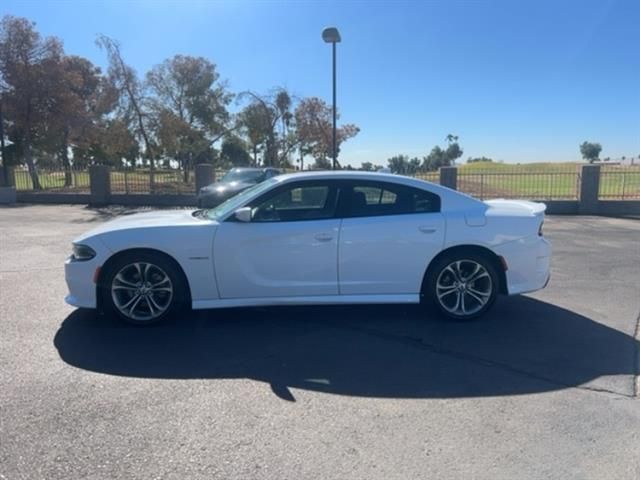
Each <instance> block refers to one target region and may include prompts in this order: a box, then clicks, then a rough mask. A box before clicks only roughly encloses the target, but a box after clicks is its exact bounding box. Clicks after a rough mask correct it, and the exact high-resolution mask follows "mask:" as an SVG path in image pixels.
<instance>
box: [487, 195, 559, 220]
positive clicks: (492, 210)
mask: <svg viewBox="0 0 640 480" xmlns="http://www.w3.org/2000/svg"><path fill="white" fill-rule="evenodd" d="M484 203H485V204H486V205H488V206H489V208H488V210H487V212H486V215H504V216H516V217H533V216H538V215H542V214H544V211H545V210H546V209H547V206H546V205H545V204H544V203H539V202H530V201H528V200H505V199H503V198H500V199H497V200H487V201H486V202H484Z"/></svg>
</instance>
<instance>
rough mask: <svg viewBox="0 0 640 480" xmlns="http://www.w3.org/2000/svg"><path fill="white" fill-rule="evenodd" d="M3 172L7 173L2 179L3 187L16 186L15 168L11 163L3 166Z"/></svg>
mask: <svg viewBox="0 0 640 480" xmlns="http://www.w3.org/2000/svg"><path fill="white" fill-rule="evenodd" d="M5 172H6V173H7V178H5V179H4V186H5V187H15V186H16V168H15V167H14V166H11V165H7V166H6V168H5Z"/></svg>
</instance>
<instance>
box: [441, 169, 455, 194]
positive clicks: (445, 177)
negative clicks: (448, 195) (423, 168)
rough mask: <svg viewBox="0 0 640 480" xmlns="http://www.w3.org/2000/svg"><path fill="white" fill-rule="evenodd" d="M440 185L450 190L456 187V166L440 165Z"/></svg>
mask: <svg viewBox="0 0 640 480" xmlns="http://www.w3.org/2000/svg"><path fill="white" fill-rule="evenodd" d="M440 185H442V186H443V187H449V188H451V189H452V190H457V188H458V168H457V167H440Z"/></svg>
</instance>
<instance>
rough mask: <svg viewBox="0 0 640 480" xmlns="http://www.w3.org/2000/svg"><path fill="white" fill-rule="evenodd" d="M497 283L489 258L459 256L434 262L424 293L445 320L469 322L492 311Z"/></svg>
mask: <svg viewBox="0 0 640 480" xmlns="http://www.w3.org/2000/svg"><path fill="white" fill-rule="evenodd" d="M498 282H499V280H498V275H497V273H496V269H495V267H494V265H493V262H491V261H490V260H489V259H488V258H486V257H485V256H483V255H478V254H464V253H461V254H457V255H451V256H447V257H444V258H442V259H440V260H438V261H437V262H436V264H435V265H434V266H433V268H431V269H430V276H429V279H428V282H427V288H426V291H425V292H424V293H425V295H426V297H427V300H429V301H430V302H431V303H432V304H433V305H435V306H436V308H437V309H438V311H439V312H440V313H441V314H443V315H444V316H445V317H447V318H451V319H454V320H471V319H474V318H477V317H479V316H481V315H482V314H484V313H485V312H486V311H487V310H489V309H490V308H491V306H492V305H493V303H494V302H495V300H496V297H497V295H498V290H499V284H498Z"/></svg>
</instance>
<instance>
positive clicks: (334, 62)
mask: <svg viewBox="0 0 640 480" xmlns="http://www.w3.org/2000/svg"><path fill="white" fill-rule="evenodd" d="M331 45H332V47H333V136H332V138H333V169H334V170H335V169H336V167H337V165H338V148H337V145H336V43H335V42H333V43H332V44H331Z"/></svg>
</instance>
